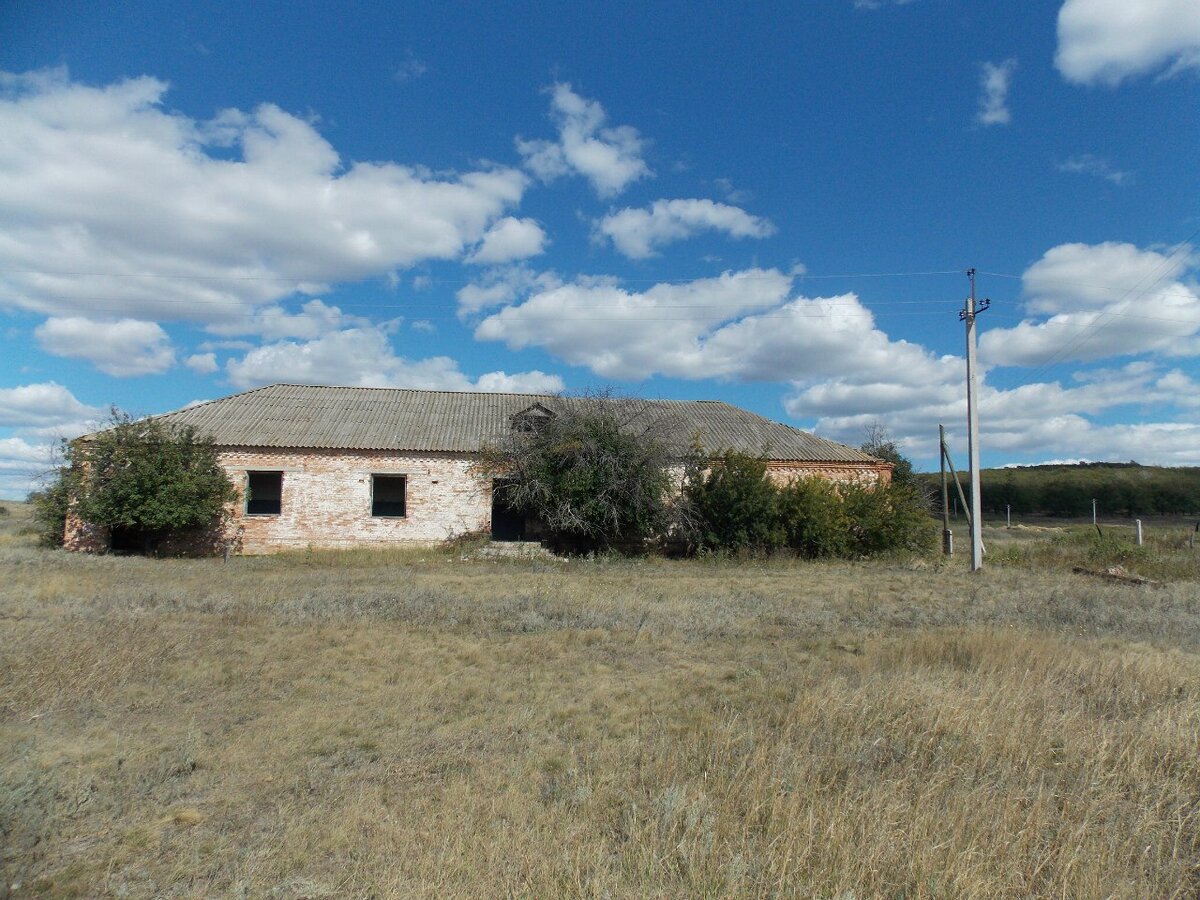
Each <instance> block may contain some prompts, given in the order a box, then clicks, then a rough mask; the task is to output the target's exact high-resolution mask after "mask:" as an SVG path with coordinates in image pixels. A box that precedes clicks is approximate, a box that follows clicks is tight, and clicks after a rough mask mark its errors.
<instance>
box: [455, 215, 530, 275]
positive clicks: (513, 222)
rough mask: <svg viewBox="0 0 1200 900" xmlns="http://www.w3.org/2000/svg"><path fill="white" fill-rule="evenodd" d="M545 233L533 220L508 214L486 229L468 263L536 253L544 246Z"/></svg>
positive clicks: (494, 261)
mask: <svg viewBox="0 0 1200 900" xmlns="http://www.w3.org/2000/svg"><path fill="white" fill-rule="evenodd" d="M546 240H547V238H546V232H545V231H543V230H542V226H540V225H539V224H538V223H537V222H536V221H534V220H533V219H518V218H515V217H513V216H507V217H505V218H503V219H501V220H500V221H499V222H497V223H496V224H495V225H493V226H492V227H491V228H489V229H488V231H487V234H485V235H484V236H483V241H482V243H480V245H479V247H478V248H477V249H475V250H474V251H473V252H472V253H471V255H470V256H468V257H467V260H466V261H467V262H469V263H477V264H484V265H496V264H499V263H507V262H512V261H513V260H518V259H528V258H529V257H531V256H538V255H539V254H541V253H543V252H544V251H545V249H546Z"/></svg>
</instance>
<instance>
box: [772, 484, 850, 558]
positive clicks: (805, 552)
mask: <svg viewBox="0 0 1200 900" xmlns="http://www.w3.org/2000/svg"><path fill="white" fill-rule="evenodd" d="M777 508H778V515H779V523H780V526H781V527H782V529H783V533H784V536H785V537H784V543H785V545H786V546H787V547H790V548H791V549H792V550H795V551H796V553H797V554H798V555H800V556H803V557H805V558H806V559H819V558H821V557H836V556H846V555H848V554H849V553H850V547H851V521H850V517H849V515H848V514H847V510H846V504H845V503H844V502H843V501H842V497H841V495H840V494H839V493H838V488H837V485H835V484H834V483H833V482H831V481H829V480H827V479H824V478H815V477H813V478H798V479H796V480H794V481H792V482H790V483H788V484H786V485H784V486H783V487H781V488H779V498H778V507H777Z"/></svg>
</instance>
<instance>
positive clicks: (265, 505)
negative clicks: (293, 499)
mask: <svg viewBox="0 0 1200 900" xmlns="http://www.w3.org/2000/svg"><path fill="white" fill-rule="evenodd" d="M282 509H283V473H282V472H247V473H246V515H248V516H277V515H279V513H280V511H281V510H282Z"/></svg>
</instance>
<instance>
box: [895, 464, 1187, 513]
mask: <svg viewBox="0 0 1200 900" xmlns="http://www.w3.org/2000/svg"><path fill="white" fill-rule="evenodd" d="M960 474H961V473H960ZM979 476H980V505H981V507H982V509H983V512H984V514H985V515H989V516H1003V515H1005V513H1006V511H1007V510H1008V509H1010V508H1011V511H1012V514H1013V515H1033V516H1056V517H1061V518H1083V517H1086V516H1091V514H1092V501H1093V500H1095V501H1096V505H1097V508H1098V509H1099V512H1100V514H1101V515H1104V516H1125V517H1129V518H1135V517H1137V516H1150V515H1196V514H1200V468H1194V467H1193V468H1165V467H1160V466H1142V465H1139V464H1138V463H1136V462H1128V463H1079V464H1076V465H1059V466H1022V467H1017V468H1010V469H984V470H982V471H981V472H980V473H979ZM917 477H918V479H919V480H920V481H921V482H922V483H923V484H924V485H925V486H926V487H927V489H929V490H937V491H939V492H940V483H939V476H938V475H937V474H922V475H919V476H917ZM963 489H964V491H965V490H967V484H966V480H965V478H964V479H963ZM950 490H951V496H952V498H953V492H954V487H953V485H951V488H950ZM953 502H954V501H953V499H951V504H952V505H953Z"/></svg>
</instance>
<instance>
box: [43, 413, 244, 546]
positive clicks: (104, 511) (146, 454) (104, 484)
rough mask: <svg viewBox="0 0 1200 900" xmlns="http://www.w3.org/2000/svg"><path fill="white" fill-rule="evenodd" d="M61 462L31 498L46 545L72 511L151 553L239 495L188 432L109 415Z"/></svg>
mask: <svg viewBox="0 0 1200 900" xmlns="http://www.w3.org/2000/svg"><path fill="white" fill-rule="evenodd" d="M63 455H64V464H63V465H62V466H60V467H59V469H58V470H57V472H56V473H55V476H54V478H53V480H52V481H51V482H50V484H48V485H47V487H46V488H45V489H44V490H43V491H40V492H38V493H37V494H35V495H34V496H33V497H31V499H32V500H33V502H34V505H35V509H36V515H37V517H38V520H39V522H41V524H42V529H43V534H44V536H45V539H46V540H47V541H49V542H54V541H57V542H58V543H61V541H62V529H63V523H64V522H65V519H66V516H67V513H68V508H69V509H70V511H72V512H73V513H74V514H75V515H77V516H78V517H79V518H80V520H81V521H84V522H88V523H90V524H93V525H100V526H103V527H106V528H109V529H118V528H119V529H124V530H126V531H127V532H128V534H129V535H130V536H131V537H132V538H133V539H134V540H136V541H137V542H138V543H139V544H140V546H141V548H142V549H143V550H145V551H147V552H149V551H153V550H154V548H155V547H156V546H157V545H158V544H159V543H160V542H161V541H162V540H163V539H164V538H167V537H169V536H173V535H176V534H178V533H179V532H182V531H188V530H194V529H202V528H206V527H211V526H213V525H214V524H215V523H217V522H219V521H220V520H221V518H222V516H223V515H224V513H225V504H226V503H229V502H230V501H232V500H233V499H234V497H235V496H236V492H235V490H234V487H233V484H232V482H230V480H229V476H228V475H226V474H225V470H224V469H222V468H221V466H220V464H219V463H218V461H217V451H216V449H215V448H214V447H213V445H212V443H211V442H209V441H207V440H204V439H203V438H201V437H200V436H199V435H198V434H197V433H196V430H195V429H194V428H191V427H190V426H184V427H176V426H172V425H169V424H166V423H164V422H162V421H160V420H158V419H143V420H140V421H135V420H134V419H132V418H130V417H129V416H128V415H125V414H124V413H120V412H118V411H116V410H113V413H112V418H111V420H110V422H109V425H108V427H107V428H105V429H103V430H101V431H98V432H96V433H95V434H93V435H90V436H88V437H86V438H81V439H79V440H77V441H74V442H72V443H70V444H68V445H66V447H65V449H64V452H63ZM55 529H56V531H55Z"/></svg>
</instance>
